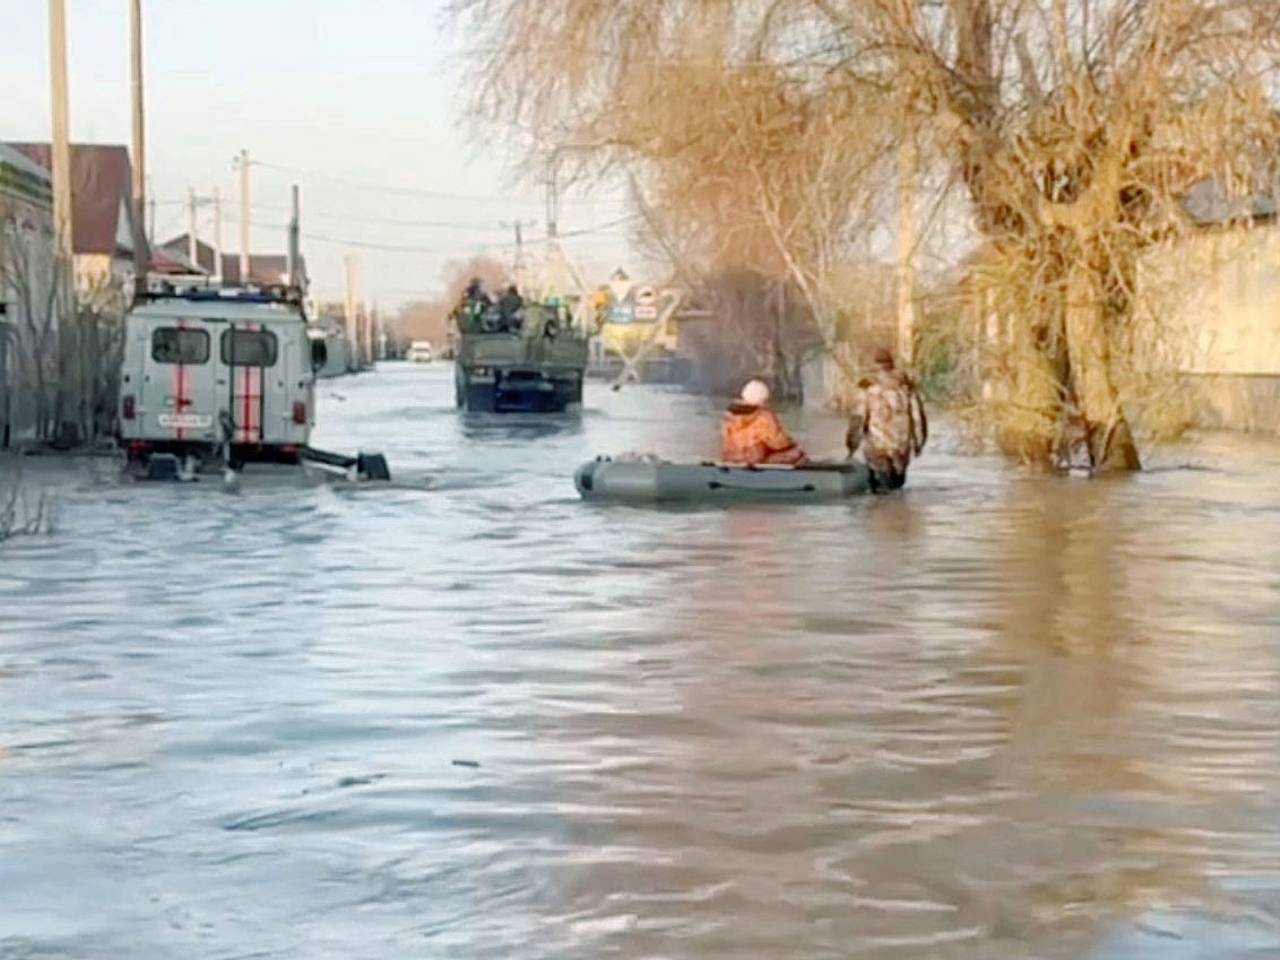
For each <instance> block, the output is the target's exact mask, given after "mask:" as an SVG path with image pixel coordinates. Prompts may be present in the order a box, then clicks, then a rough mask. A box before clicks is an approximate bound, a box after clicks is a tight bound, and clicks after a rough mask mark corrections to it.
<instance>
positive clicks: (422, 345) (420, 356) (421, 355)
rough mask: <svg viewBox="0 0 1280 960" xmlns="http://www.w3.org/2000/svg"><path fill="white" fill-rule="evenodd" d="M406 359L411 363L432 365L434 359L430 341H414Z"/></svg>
mask: <svg viewBox="0 0 1280 960" xmlns="http://www.w3.org/2000/svg"><path fill="white" fill-rule="evenodd" d="M404 358H405V359H406V360H408V361H409V362H410V363H430V362H431V361H432V359H433V354H432V352H431V341H430V340H414V341H413V342H412V343H411V344H409V350H408V352H407V353H405V355H404Z"/></svg>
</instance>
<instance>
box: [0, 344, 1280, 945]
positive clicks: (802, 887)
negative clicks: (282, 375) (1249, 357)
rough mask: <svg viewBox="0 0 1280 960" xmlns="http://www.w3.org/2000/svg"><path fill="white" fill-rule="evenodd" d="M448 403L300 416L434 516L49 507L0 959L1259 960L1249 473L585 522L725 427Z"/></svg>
mask: <svg viewBox="0 0 1280 960" xmlns="http://www.w3.org/2000/svg"><path fill="white" fill-rule="evenodd" d="M450 390H451V382H450V380H449V372H448V370H447V368H439V369H433V370H430V371H421V370H405V369H400V370H395V369H392V370H388V371H385V372H384V373H383V374H381V375H379V376H377V377H361V378H358V379H355V380H352V381H350V382H346V383H344V384H343V385H342V387H341V393H342V396H343V397H344V398H345V400H344V402H337V401H336V400H335V399H333V398H332V397H331V398H330V399H329V400H327V401H326V406H325V407H324V408H323V417H324V423H325V430H326V432H325V433H322V434H321V436H319V437H318V438H317V442H318V443H319V444H320V445H322V446H330V447H334V448H338V449H351V448H353V447H363V448H365V449H382V450H385V451H386V452H387V453H388V455H389V458H390V461H391V464H392V468H393V470H394V471H396V472H397V474H398V475H404V474H405V473H406V472H408V473H409V474H411V475H416V476H419V477H426V476H432V477H436V478H438V480H439V482H438V483H436V484H435V485H434V486H433V488H432V489H431V490H429V491H426V492H424V491H423V490H421V489H418V490H412V489H403V488H398V487H390V488H386V489H382V490H379V491H373V490H368V491H360V492H359V493H358V494H356V495H352V494H350V493H348V492H345V491H342V490H340V489H335V488H333V487H331V486H328V485H310V486H290V485H287V484H285V485H265V486H261V487H255V486H253V485H246V486H245V487H244V489H242V491H241V494H240V495H239V496H237V497H227V496H225V495H223V494H222V493H221V492H220V491H219V490H218V489H217V488H208V489H205V488H193V487H156V486H146V485H143V486H140V487H121V486H118V485H114V484H112V483H111V482H110V481H109V480H108V479H106V478H104V477H100V476H97V475H93V474H86V473H84V472H83V471H72V472H71V474H70V475H64V476H62V477H61V479H58V478H57V477H54V478H51V479H50V480H49V482H50V483H51V484H52V485H55V486H59V488H60V490H61V494H60V496H61V499H62V501H63V510H62V513H61V521H60V522H61V529H62V532H61V533H60V534H59V535H58V536H56V537H54V538H51V539H40V540H31V541H21V542H18V541H15V542H14V543H12V544H9V545H6V546H5V547H4V548H3V552H0V605H2V606H3V609H4V610H5V616H4V619H3V622H0V698H2V703H3V707H0V845H2V847H3V854H4V855H3V856H0V888H3V889H4V890H5V891H6V895H5V897H4V898H3V899H2V900H0V955H9V954H12V955H18V956H21V955H26V954H32V955H44V956H47V955H59V953H61V954H64V955H68V956H87V955H101V954H102V953H104V952H106V953H113V954H116V955H128V956H131V957H170V956H174V955H183V956H192V957H197V956H210V957H215V956H218V957H221V956H235V955H243V954H246V953H256V954H257V955H260V956H270V957H304V956H305V957H316V956H356V955H358V956H406V955H431V956H436V955H438V956H449V957H477V958H478V957H490V956H511V955H517V954H518V955H519V956H521V957H548V958H550V957H555V958H563V957H582V958H594V957H599V956H609V955H616V956H626V957H668V956H681V957H707V958H713V957H714V958H720V957H727V956H734V957H738V956H741V957H762V958H763V957H770V958H772V957H779V956H799V957H849V956H866V957H877V958H878V957H902V956H929V957H954V958H974V960H979V958H981V960H988V958H997V960H999V958H1010V960H1012V958H1024V957H1028V956H1035V957H1080V956H1087V957H1090V958H1092V960H1116V958H1122V957H1123V958H1128V957H1153V958H1154V957H1160V958H1165V957H1176V958H1183V957H1209V956H1212V957H1215V958H1216V957H1232V956H1239V957H1244V956H1265V955H1269V954H1270V953H1274V952H1278V951H1280V933H1278V932H1277V931H1278V930H1280V927H1278V926H1277V920H1276V917H1275V912H1274V904H1275V903H1276V902H1277V899H1276V893H1277V889H1278V888H1280V841H1277V839H1276V838H1277V837H1280V832H1278V831H1277V829H1276V827H1277V823H1276V820H1277V816H1276V813H1275V811H1276V810H1277V809H1280V807H1278V806H1277V800H1280V790H1278V789H1277V788H1278V782H1277V774H1278V773H1280V764H1278V763H1277V757H1278V756H1280V751H1278V750H1277V747H1280V743H1278V742H1277V740H1278V738H1280V715H1278V713H1280V703H1278V702H1277V700H1276V697H1275V690H1276V689H1277V682H1278V680H1280V677H1278V676H1277V670H1278V666H1280V664H1278V663H1277V657H1278V656H1280V651H1277V649H1276V646H1275V643H1274V636H1275V628H1276V624H1277V621H1278V620H1280V562H1278V561H1280V538H1277V536H1276V520H1277V517H1280V494H1278V493H1276V492H1275V490H1274V485H1273V483H1272V482H1271V480H1270V478H1271V477H1272V476H1274V469H1275V468H1276V467H1277V466H1280V454H1278V452H1277V448H1276V447H1274V446H1272V445H1268V444H1265V443H1261V442H1256V441H1254V442H1250V441H1242V440H1221V439H1213V440H1209V441H1204V442H1201V443H1200V444H1199V445H1197V446H1195V447H1191V448H1188V449H1186V450H1183V451H1178V452H1177V453H1176V454H1174V455H1172V456H1173V458H1174V459H1173V461H1172V462H1175V463H1176V462H1180V461H1185V460H1193V461H1196V462H1197V463H1198V464H1199V465H1202V466H1209V467H1211V468H1212V469H1209V470H1176V469H1175V470H1164V471H1161V470H1157V471H1153V472H1152V473H1150V474H1146V475H1143V476H1141V477H1138V478H1132V479H1128V480H1121V481H1115V482H1106V483H1083V482H1078V481H1055V480H1047V479H1044V478H1035V479H1029V478H1024V477H1021V476H1020V475H1018V474H1017V473H1016V472H1013V471H1010V470H1008V469H1007V468H1006V467H1004V466H1003V465H1002V464H1000V463H999V462H997V461H991V460H984V459H975V458H957V457H952V456H949V455H948V454H947V453H946V452H945V442H944V444H943V445H942V446H941V447H940V449H939V450H935V451H933V452H932V453H931V454H930V456H928V457H927V458H926V459H924V460H923V461H921V463H920V464H919V467H918V468H917V469H915V470H913V473H912V478H911V489H910V490H909V491H908V492H907V493H906V494H905V495H903V496H894V497H886V498H883V499H873V500H862V501H857V502H854V503H851V504H842V505H823V506H814V507H809V508H789V507H776V506H775V507H772V508H769V509H752V508H745V509H734V510H715V509H713V510H696V511H656V510H655V511H646V510H635V509H625V510H600V509H591V508H589V507H586V506H584V505H583V504H581V503H579V502H578V501H577V500H576V499H575V498H574V497H573V494H572V487H571V484H570V479H569V477H570V473H571V471H572V468H573V466H575V465H576V464H577V463H578V462H579V461H581V460H582V459H585V458H586V457H588V456H593V455H595V454H597V453H618V452H622V451H626V450H656V451H660V452H664V453H667V454H669V455H674V456H689V457H692V456H704V455H706V452H707V448H708V447H709V446H713V445H714V438H715V428H716V417H717V415H718V413H717V410H716V408H715V405H713V404H710V403H708V402H706V401H703V400H700V399H698V398H688V397H683V396H681V395H678V394H673V393H670V392H659V391H645V390H641V389H634V388H628V389H627V390H624V391H622V392H620V393H617V394H614V393H612V392H610V391H608V390H607V389H600V390H594V391H589V394H588V405H587V409H586V410H585V411H584V412H583V414H582V415H581V416H578V417H570V418H564V419H556V420H555V421H553V422H547V423H545V424H544V423H541V422H540V421H539V422H530V423H527V424H526V423H522V422H520V421H518V420H507V419H505V418H502V419H500V420H497V421H495V422H492V423H490V422H480V423H479V424H477V423H475V422H473V419H472V418H470V417H460V416H459V415H458V414H457V413H456V412H454V411H453V410H452V409H451V408H450V407H449V406H448V403H449V400H451V393H450ZM794 421H795V423H796V428H797V432H798V433H799V434H800V435H801V436H802V438H803V439H804V442H805V443H806V445H807V446H810V447H811V448H813V449H815V450H821V449H825V448H826V447H827V446H835V445H838V443H839V436H840V424H839V423H838V422H837V421H834V420H830V419H825V418H822V417H820V416H813V415H810V416H806V417H799V416H797V417H795V418H794ZM944 441H945V438H944ZM1224 445H1226V446H1224ZM6 755H7V756H6ZM458 760H463V761H467V763H466V764H465V765H461V766H460V765H458V764H456V763H455V761H458ZM228 918H234V922H231V921H230V920H229V919H228Z"/></svg>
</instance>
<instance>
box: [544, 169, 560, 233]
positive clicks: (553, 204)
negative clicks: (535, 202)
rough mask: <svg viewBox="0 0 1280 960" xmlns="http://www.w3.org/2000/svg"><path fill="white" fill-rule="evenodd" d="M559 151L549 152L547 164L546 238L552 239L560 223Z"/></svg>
mask: <svg viewBox="0 0 1280 960" xmlns="http://www.w3.org/2000/svg"><path fill="white" fill-rule="evenodd" d="M559 160H560V153H559V151H555V152H553V153H552V154H551V160H550V162H549V163H548V164H547V198H546V199H547V239H548V240H554V239H555V238H556V234H557V231H558V229H559V224H560V185H559V182H558V172H559Z"/></svg>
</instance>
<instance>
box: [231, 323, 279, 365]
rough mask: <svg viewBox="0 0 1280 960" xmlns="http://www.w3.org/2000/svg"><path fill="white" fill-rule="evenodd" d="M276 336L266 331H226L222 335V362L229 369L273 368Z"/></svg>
mask: <svg viewBox="0 0 1280 960" xmlns="http://www.w3.org/2000/svg"><path fill="white" fill-rule="evenodd" d="M276 349H277V343H276V335H275V334H274V333H268V332H267V331H266V330H228V331H226V332H225V333H224V334H223V335H222V362H223V363H225V364H226V365H227V366H229V367H273V366H275V363H276Z"/></svg>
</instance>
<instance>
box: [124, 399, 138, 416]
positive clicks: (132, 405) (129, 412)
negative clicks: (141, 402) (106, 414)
mask: <svg viewBox="0 0 1280 960" xmlns="http://www.w3.org/2000/svg"><path fill="white" fill-rule="evenodd" d="M120 415H121V416H123V417H124V418H125V419H126V420H132V419H134V418H135V417H137V415H138V402H137V400H135V399H134V398H133V395H132V394H129V395H127V396H126V397H125V398H124V401H123V402H122V403H121V404H120Z"/></svg>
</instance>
